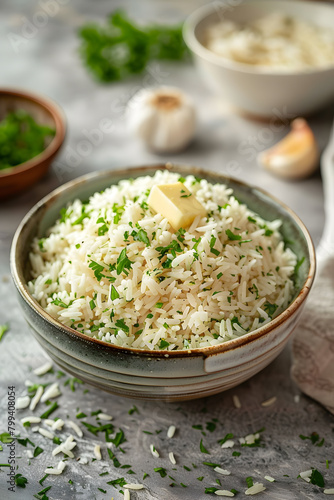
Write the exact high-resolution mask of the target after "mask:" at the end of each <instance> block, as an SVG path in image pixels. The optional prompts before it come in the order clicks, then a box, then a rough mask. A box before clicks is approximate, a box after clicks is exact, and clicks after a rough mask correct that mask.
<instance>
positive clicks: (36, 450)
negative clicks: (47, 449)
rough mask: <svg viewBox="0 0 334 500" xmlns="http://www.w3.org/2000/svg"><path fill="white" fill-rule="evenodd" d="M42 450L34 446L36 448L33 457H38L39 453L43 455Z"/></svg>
mask: <svg viewBox="0 0 334 500" xmlns="http://www.w3.org/2000/svg"><path fill="white" fill-rule="evenodd" d="M43 451H44V450H43V449H42V448H40V447H39V446H36V448H35V449H34V457H38V455H40V454H41V453H43Z"/></svg>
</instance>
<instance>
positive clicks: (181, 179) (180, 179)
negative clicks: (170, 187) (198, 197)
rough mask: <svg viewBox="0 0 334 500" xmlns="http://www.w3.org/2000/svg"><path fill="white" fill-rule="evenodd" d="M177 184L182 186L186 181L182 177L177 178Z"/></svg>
mask: <svg viewBox="0 0 334 500" xmlns="http://www.w3.org/2000/svg"><path fill="white" fill-rule="evenodd" d="M178 182H182V184H183V183H184V182H186V179H185V178H184V177H179V178H178Z"/></svg>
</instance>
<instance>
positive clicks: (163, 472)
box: [153, 467, 167, 477]
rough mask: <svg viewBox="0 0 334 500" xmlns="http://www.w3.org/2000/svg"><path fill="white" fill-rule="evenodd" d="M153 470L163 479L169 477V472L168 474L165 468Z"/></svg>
mask: <svg viewBox="0 0 334 500" xmlns="http://www.w3.org/2000/svg"><path fill="white" fill-rule="evenodd" d="M153 470H154V472H157V473H158V474H160V476H161V477H166V476H167V472H166V469H165V468H164V467H155V468H154V469H153Z"/></svg>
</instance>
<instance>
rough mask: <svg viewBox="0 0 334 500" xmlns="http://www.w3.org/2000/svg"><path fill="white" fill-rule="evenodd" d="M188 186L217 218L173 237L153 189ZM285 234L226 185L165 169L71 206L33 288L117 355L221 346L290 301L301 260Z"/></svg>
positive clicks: (45, 250)
mask: <svg viewBox="0 0 334 500" xmlns="http://www.w3.org/2000/svg"><path fill="white" fill-rule="evenodd" d="M179 180H181V182H184V185H185V186H186V187H187V188H188V189H189V190H190V191H191V192H192V193H193V195H195V196H196V198H197V199H198V200H199V201H200V202H201V203H202V205H203V206H204V207H205V208H206V210H207V217H204V218H200V217H197V218H196V219H195V220H194V222H193V223H192V224H191V226H190V227H188V228H184V229H180V230H179V231H174V230H173V229H172V228H171V225H170V224H169V222H168V220H167V219H166V218H164V217H163V216H162V215H160V214H159V213H157V214H156V213H153V212H152V211H151V210H150V208H149V206H148V204H147V198H148V195H149V192H150V189H151V188H152V186H153V185H155V184H167V183H175V182H177V181H179ZM280 225H281V221H279V220H275V221H271V222H268V221H264V220H263V219H262V218H261V217H260V216H258V215H256V214H255V213H254V212H252V211H251V210H249V209H248V208H247V206H246V205H244V204H241V203H239V201H238V200H237V199H236V198H235V197H234V196H233V191H232V189H230V188H228V187H226V186H224V185H222V184H210V183H209V182H208V181H206V180H204V179H197V178H195V177H194V176H192V175H190V176H187V177H186V179H183V178H180V175H178V174H176V173H170V172H168V171H157V172H156V173H155V175H154V176H153V177H150V176H145V177H139V178H137V179H135V180H124V181H121V182H120V183H119V184H118V185H113V186H111V187H110V188H107V189H106V190H105V191H103V192H101V193H95V194H94V195H93V196H91V198H90V199H89V201H88V202H86V203H82V202H81V201H79V200H75V201H74V202H73V203H71V204H70V205H69V206H67V207H66V208H64V209H63V210H62V211H61V217H60V219H59V220H57V222H56V223H55V225H54V226H53V227H52V228H50V230H49V231H48V235H47V236H46V237H45V238H42V239H41V240H38V239H35V240H34V242H33V244H32V249H31V253H30V260H31V266H32V277H33V278H34V279H33V280H32V281H30V282H29V284H28V285H29V290H30V292H31V293H32V295H33V297H35V298H36V299H37V301H38V302H39V303H40V304H41V306H42V307H43V308H44V309H45V310H46V311H47V312H48V313H49V314H50V315H51V316H53V317H54V318H56V319H57V320H59V321H60V322H61V323H63V324H64V325H67V326H69V327H72V328H74V329H76V330H77V331H79V332H82V333H84V334H86V335H88V336H90V337H96V338H98V339H101V340H103V341H106V342H110V343H112V344H115V345H117V346H122V347H132V348H138V349H149V350H160V349H163V350H180V349H186V350H189V349H196V348H202V347H208V346H212V345H216V344H220V343H222V342H226V341H228V340H231V339H234V338H236V337H239V336H241V335H244V334H245V333H247V332H251V331H254V330H256V329H257V328H259V327H260V326H263V325H265V324H267V323H268V322H270V321H271V319H272V317H273V316H276V315H277V314H278V313H279V312H281V311H282V310H283V309H285V308H286V307H287V305H288V304H289V302H290V301H291V298H292V294H293V291H294V283H293V279H292V276H293V273H294V268H295V265H296V256H295V255H294V253H293V252H292V251H291V250H290V249H289V248H286V249H285V248H284V242H283V239H282V236H281V234H280V233H279V228H280Z"/></svg>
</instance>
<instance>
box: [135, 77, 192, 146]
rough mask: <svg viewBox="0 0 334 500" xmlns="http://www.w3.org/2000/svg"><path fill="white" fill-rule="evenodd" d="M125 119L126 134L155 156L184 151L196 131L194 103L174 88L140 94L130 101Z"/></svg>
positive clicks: (141, 91) (156, 89) (146, 90)
mask: <svg viewBox="0 0 334 500" xmlns="http://www.w3.org/2000/svg"><path fill="white" fill-rule="evenodd" d="M126 115H127V122H128V126H129V129H130V131H131V132H132V133H134V135H136V136H137V137H139V138H140V139H141V140H142V141H143V142H144V143H145V145H146V146H147V147H148V148H149V149H151V150H153V151H156V152H159V153H170V152H175V151H180V150H181V149H184V148H185V147H186V146H187V145H188V144H189V143H190V141H191V140H192V139H193V137H194V134H195V130H196V112H195V106H194V103H193V101H192V99H191V98H190V97H189V96H188V95H187V94H186V93H185V92H182V91H181V90H180V89H178V88H176V87H158V88H151V89H142V90H140V91H139V92H138V93H137V94H135V95H134V97H132V99H130V101H129V103H128V106H127V110H126Z"/></svg>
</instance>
